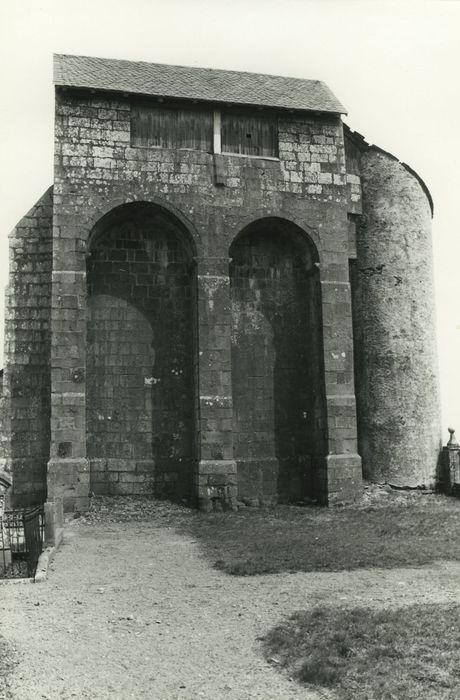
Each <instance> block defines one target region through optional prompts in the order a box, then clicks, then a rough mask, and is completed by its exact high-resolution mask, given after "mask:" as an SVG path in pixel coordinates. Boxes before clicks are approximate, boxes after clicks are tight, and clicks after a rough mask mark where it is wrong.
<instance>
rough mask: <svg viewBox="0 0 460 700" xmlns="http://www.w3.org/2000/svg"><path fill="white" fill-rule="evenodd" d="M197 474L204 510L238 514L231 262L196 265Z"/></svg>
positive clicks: (207, 260) (203, 260)
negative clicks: (235, 511)
mask: <svg viewBox="0 0 460 700" xmlns="http://www.w3.org/2000/svg"><path fill="white" fill-rule="evenodd" d="M197 309H198V319H197V333H198V342H197V346H198V347H197V349H198V353H197V363H198V367H197V372H196V376H197V392H196V395H197V402H198V406H197V422H198V425H197V473H196V494H197V498H198V504H199V507H200V508H202V509H203V510H213V509H214V510H219V509H222V508H234V507H235V501H236V494H237V481H236V462H235V461H234V460H233V434H232V430H233V425H232V369H231V301H230V279H229V261H228V258H201V259H198V260H197Z"/></svg>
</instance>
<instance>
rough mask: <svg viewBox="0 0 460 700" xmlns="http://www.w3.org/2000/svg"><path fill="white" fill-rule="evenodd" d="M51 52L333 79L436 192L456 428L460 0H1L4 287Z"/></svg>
mask: <svg viewBox="0 0 460 700" xmlns="http://www.w3.org/2000/svg"><path fill="white" fill-rule="evenodd" d="M53 52H54V53H69V54H80V55H89V56H102V57H106V58H124V59H130V60H143V61H151V62H156V63H172V64H180V65H189V66H204V67H209V68H228V69H235V70H246V71H254V72H260V73H272V74H275V75H288V76H293V77H298V78H311V79H319V80H324V81H325V82H326V83H327V84H328V85H329V87H330V88H331V89H332V91H333V92H334V93H335V95H336V96H337V97H338V98H339V100H340V101H341V102H342V103H343V104H345V106H346V107H347V109H348V117H346V119H345V120H346V121H347V123H348V124H349V125H350V126H351V128H352V129H353V130H356V131H359V132H360V133H362V134H363V135H364V136H365V137H366V139H367V140H368V141H369V143H376V144H377V145H379V146H380V147H381V148H383V149H385V150H388V151H390V152H391V153H393V154H394V155H395V156H397V157H398V158H399V159H400V160H403V161H405V162H407V163H408V164H409V165H410V166H411V167H412V168H414V169H415V170H416V171H417V173H418V174H419V175H420V176H421V177H422V178H423V180H424V181H425V182H426V184H427V186H428V187H429V189H430V191H431V194H432V196H433V199H434V205H435V218H434V221H433V246H434V255H435V276H436V302H437V315H438V327H439V329H438V345H439V361H440V362H439V363H440V370H441V397H442V407H443V430H444V434H443V437H444V438H446V437H447V432H446V430H445V429H446V427H447V425H448V424H453V425H454V427H457V429H458V430H459V431H460V303H459V302H460V274H459V265H460V235H459V223H458V220H459V212H458V210H457V202H458V200H459V198H460V163H459V162H458V159H460V124H459V120H460V114H459V112H460V79H459V72H460V71H459V69H460V0H426V1H425V0H406V1H404V0H398V1H397V2H393V1H392V0H387V1H386V2H382V1H380V0H277V1H275V0H71V1H70V2H69V0H16V2H14V1H13V0H4V2H3V3H1V7H0V84H1V98H0V157H1V162H0V289H1V290H3V287H4V285H5V284H6V281H7V272H8V250H7V248H8V244H7V234H8V233H9V231H10V230H11V229H12V228H13V226H14V225H15V224H16V222H17V221H19V219H20V218H21V217H22V216H23V215H24V214H25V213H26V212H27V211H28V210H29V209H30V207H31V206H32V205H33V204H34V203H35V201H36V200H37V199H38V198H39V197H40V196H41V194H43V192H44V191H45V190H46V189H47V187H48V186H49V185H50V184H51V183H52V180H53V174H52V167H53V100H54V92H53V86H52V53H53ZM2 296H3V292H2ZM0 308H1V309H3V301H2V300H1V299H0ZM0 323H1V326H3V322H2V321H1V320H0ZM0 365H1V362H0Z"/></svg>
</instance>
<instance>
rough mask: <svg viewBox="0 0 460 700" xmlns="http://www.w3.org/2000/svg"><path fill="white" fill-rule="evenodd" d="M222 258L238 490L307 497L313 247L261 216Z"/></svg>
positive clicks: (319, 444)
mask: <svg viewBox="0 0 460 700" xmlns="http://www.w3.org/2000/svg"><path fill="white" fill-rule="evenodd" d="M230 257H231V263H230V283H231V296H232V382H233V415H234V418H233V430H234V457H235V460H236V461H237V465H238V493H239V496H240V497H248V498H259V499H260V498H262V499H264V500H266V501H275V500H279V501H282V502H288V501H299V500H302V499H306V498H312V497H314V495H315V468H316V465H317V464H318V462H319V460H320V458H321V457H323V456H324V454H325V438H326V434H325V422H326V421H325V390H324V363H323V344H322V322H321V318H322V314H321V289H320V281H319V265H318V262H319V260H318V253H317V250H316V247H315V245H314V243H313V242H312V241H311V239H310V238H309V236H307V234H306V233H305V232H304V231H303V230H302V229H300V228H299V227H298V226H296V225H295V224H293V223H291V222H289V221H286V220H284V219H279V218H264V219H260V220H257V221H255V222H253V223H252V224H250V225H249V226H247V227H246V228H245V229H244V230H243V231H242V232H241V233H240V234H239V235H238V236H237V237H236V239H235V241H234V242H233V244H232V246H231V249H230Z"/></svg>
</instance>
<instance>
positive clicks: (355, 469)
mask: <svg viewBox="0 0 460 700" xmlns="http://www.w3.org/2000/svg"><path fill="white" fill-rule="evenodd" d="M362 492H363V482H362V470H361V457H360V456H359V455H357V454H339V455H326V456H325V457H322V458H320V461H319V462H318V463H317V468H316V470H315V494H316V498H317V499H318V501H319V502H320V503H323V504H324V505H336V504H342V503H343V504H346V503H353V502H354V501H356V500H357V499H358V498H359V497H360V496H361V494H362Z"/></svg>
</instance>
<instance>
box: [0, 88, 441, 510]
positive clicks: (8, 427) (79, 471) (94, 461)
mask: <svg viewBox="0 0 460 700" xmlns="http://www.w3.org/2000/svg"><path fill="white" fill-rule="evenodd" d="M155 105H156V106H157V107H158V102H156V101H155ZM211 107H212V106H211ZM131 108H132V103H131V98H130V97H129V96H127V95H116V94H113V95H109V96H108V95H105V94H102V93H100V94H98V93H97V92H95V93H90V92H88V91H78V90H74V89H68V90H66V91H62V90H60V89H58V90H57V92H56V120H55V130H56V139H55V178H54V186H53V189H52V190H49V191H48V192H47V193H46V194H45V195H44V197H43V198H42V200H40V202H39V203H38V204H37V205H36V207H34V208H33V209H32V210H31V212H29V214H28V215H27V216H26V217H25V218H24V219H23V220H22V221H21V222H20V224H18V227H17V229H16V230H15V232H13V235H12V238H11V256H12V258H11V274H10V285H9V290H8V293H7V316H6V367H5V375H4V386H3V398H2V402H3V406H4V411H3V414H2V416H1V419H2V421H3V439H2V442H1V444H0V450H1V456H2V457H3V460H4V468H5V469H6V470H8V471H9V472H12V474H13V477H14V478H13V481H14V487H13V489H14V491H13V494H14V498H15V499H16V501H17V502H18V503H29V502H35V501H42V500H44V499H45V497H46V495H47V493H48V498H49V499H50V501H52V500H53V499H59V498H62V499H63V501H64V506H65V508H66V509H67V510H68V509H81V508H82V507H84V504H85V502H86V501H87V498H88V494H89V492H90V490H91V491H94V492H95V493H99V494H103V493H107V494H141V493H142V494H143V493H155V494H157V495H163V496H168V497H173V498H178V499H189V500H190V499H191V500H192V501H194V502H195V503H197V504H199V505H200V507H203V508H205V509H210V510H215V509H219V508H223V509H227V508H237V507H241V504H242V503H250V504H251V505H254V504H256V503H258V504H260V503H272V502H275V501H276V500H294V501H295V500H300V499H316V500H319V501H321V502H324V503H332V502H346V501H350V500H353V499H354V498H355V497H356V495H357V494H359V493H360V489H361V466H360V457H359V452H360V451H361V453H362V454H363V457H364V459H365V472H364V473H365V476H367V477H368V478H373V479H378V480H380V479H384V480H390V479H391V480H392V482H394V483H411V484H412V483H422V482H423V483H426V482H429V481H430V479H431V476H432V474H433V473H434V468H435V464H436V454H435V453H436V449H437V445H436V433H437V429H438V428H437V417H438V415H439V414H438V405H437V384H436V371H435V369H434V368H435V355H434V330H433V318H432V301H431V299H430V298H429V297H430V296H431V291H432V289H431V268H430V264H431V262H430V261H431V250H430V246H429V207H428V202H427V199H426V193H425V192H424V191H423V190H422V189H421V187H420V184H419V181H418V180H417V178H416V177H414V176H413V175H412V174H411V173H409V171H408V170H407V168H404V167H403V166H402V165H400V164H398V163H397V162H396V161H394V160H391V159H389V158H388V157H386V156H385V155H383V154H381V153H380V152H379V151H377V150H376V149H369V148H368V147H366V148H364V147H361V146H359V139H358V138H357V137H355V138H354V140H353V139H350V136H349V133H348V131H347V132H346V138H344V127H343V124H342V122H341V120H340V118H339V117H338V116H337V115H335V114H326V115H325V114H312V113H301V112H298V113H287V112H283V111H280V112H279V115H278V147H279V153H278V155H279V158H258V157H243V156H239V155H230V154H213V153H209V152H206V151H204V150H201V151H200V150H193V149H173V148H160V147H152V146H146V145H144V146H139V145H135V141H132V138H131ZM136 143H137V142H136ZM362 183H363V191H364V197H363V198H362V196H361V195H362V192H361V187H362ZM363 212H364V213H363ZM361 215H362V219H360V218H359V217H360V216H361ZM357 224H359V225H357ZM350 258H351V259H356V260H357V262H356V263H355V268H354V271H353V279H352V282H353V295H352V293H351V292H352V290H351V287H350V277H349V260H350ZM352 302H353V303H352ZM352 307H354V315H353V321H354V332H355V338H354V339H353V332H352V328H353V326H352ZM354 353H355V354H356V358H354ZM355 368H356V382H355V376H354V371H355ZM355 386H356V390H357V395H358V406H356V402H355ZM401 417H402V418H401ZM357 426H358V428H359V429H358V428H357ZM358 445H359V447H358ZM48 460H49V465H48V478H47V475H46V462H47V461H48ZM237 498H238V500H237Z"/></svg>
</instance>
